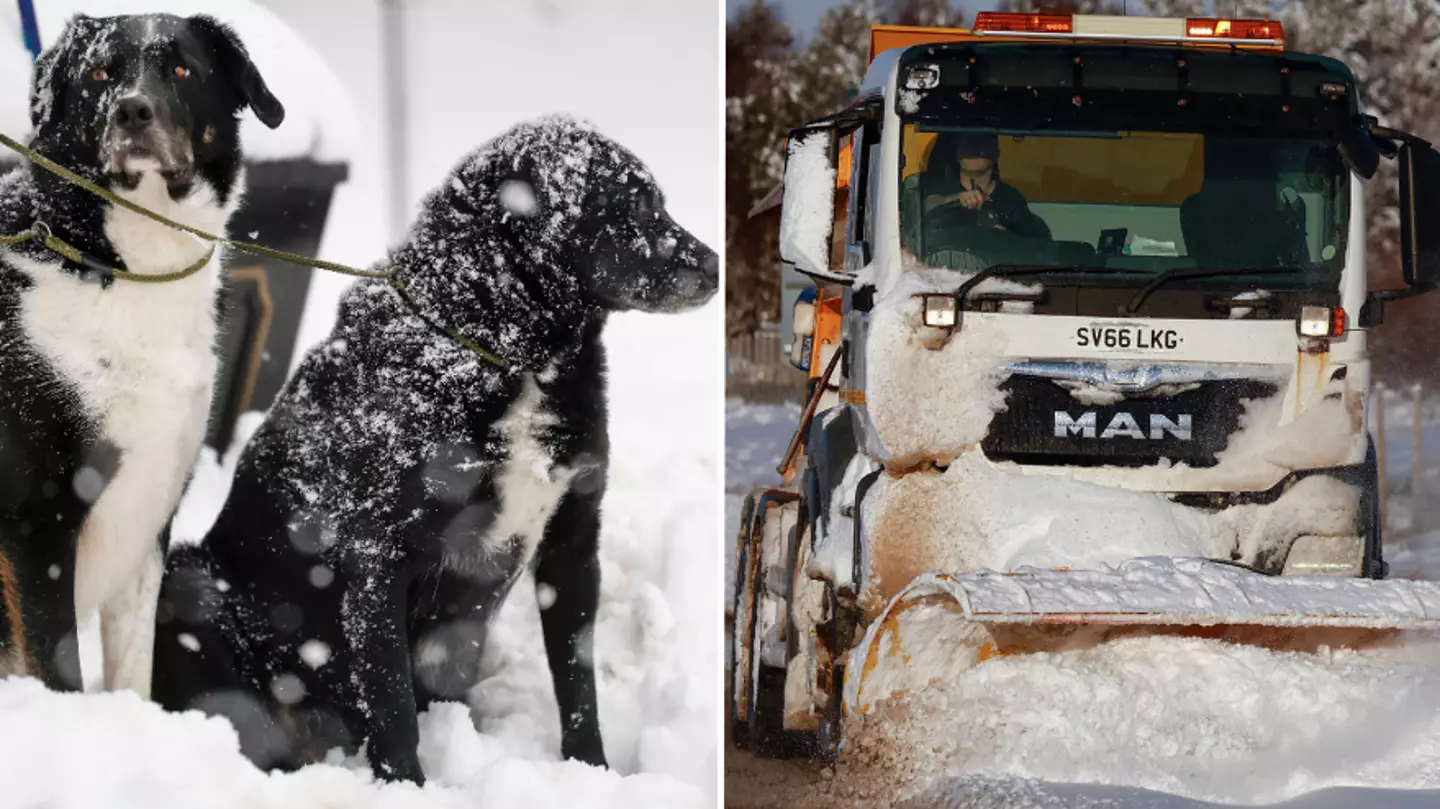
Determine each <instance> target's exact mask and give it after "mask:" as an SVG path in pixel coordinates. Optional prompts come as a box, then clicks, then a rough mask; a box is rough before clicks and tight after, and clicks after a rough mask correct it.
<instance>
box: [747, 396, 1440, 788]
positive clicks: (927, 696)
mask: <svg viewBox="0 0 1440 809" xmlns="http://www.w3.org/2000/svg"><path fill="white" fill-rule="evenodd" d="M798 414H799V409H798V407H796V406H793V405H785V406H779V405H758V404H751V403H743V402H739V401H735V400H731V401H730V402H728V403H727V408H726V419H727V428H726V434H727V445H726V472H727V479H726V492H727V498H726V508H727V523H728V526H729V528H731V529H733V527H734V524H735V521H736V520H737V519H738V511H737V509H738V506H739V504H740V501H741V500H742V499H743V495H744V492H745V490H746V489H747V488H748V487H749V486H750V485H753V484H755V483H765V482H770V481H773V480H774V477H775V476H774V472H773V469H772V468H771V467H773V465H774V462H775V458H776V456H778V454H779V453H780V452H781V451H782V450H783V448H784V446H785V442H786V441H788V439H789V437H790V430H792V429H793V425H794V423H795V419H796V418H797V417H798ZM1427 435H1428V433H1427ZM1437 436H1440V434H1437ZM1394 440H1395V441H1406V442H1408V441H1409V438H1408V435H1403V436H1399V437H1396V438H1395V439H1394ZM1427 444H1428V441H1427ZM1400 454H1401V453H1399V452H1392V453H1391V463H1392V470H1391V471H1392V473H1393V474H1392V477H1395V478H1398V477H1401V476H1402V474H1403V475H1407V476H1408V469H1404V470H1399V469H1396V468H1394V464H1395V462H1396V460H1397V459H1396V457H1395V456H1396V455H1400ZM1398 460H1400V462H1402V463H1405V464H1407V465H1408V463H1409V461H1408V458H1401V459H1398ZM730 544H731V546H732V548H733V530H732V533H731V543H730ZM1432 545H1440V541H1437V542H1431V541H1430V538H1428V537H1422V538H1421V539H1420V540H1419V541H1418V542H1417V543H1416V544H1415V545H1414V547H1415V548H1416V549H1417V550H1416V551H1414V552H1407V553H1404V554H1402V553H1400V549H1399V548H1398V547H1397V548H1391V549H1389V553H1390V555H1391V556H1392V557H1397V558H1398V559H1399V560H1400V561H1402V562H1403V567H1404V570H1405V573H1406V574H1407V575H1411V576H1416V577H1425V578H1440V575H1437V573H1440V571H1437V570H1436V569H1435V568H1434V566H1432V565H1430V564H1428V560H1430V559H1432V558H1436V557H1437V556H1440V554H1437V553H1435V552H1434V550H1435V549H1434V548H1433V547H1431V546H1432ZM1411 640H1412V641H1413V642H1411V643H1408V644H1406V645H1403V646H1401V647H1399V648H1394V649H1388V650H1384V651H1380V650H1372V651H1369V652H1366V653H1344V652H1337V653H1335V654H1334V655H1332V656H1329V657H1325V656H1316V655H1307V654H1297V653H1291V652H1272V651H1269V650H1266V649H1263V648H1258V647H1250V646H1244V647H1235V646H1227V645H1223V644H1221V643H1218V642H1214V641H1205V640H1199V639H1193V638H1161V637H1151V638H1133V639H1127V640H1123V641H1119V642H1115V643H1113V644H1110V645H1107V646H1104V647H1101V648H1097V649H1090V650H1086V651H1078V652H1067V653H1060V654H1050V655H1034V656H1029V657H1022V658H1010V659H996V660H991V661H989V662H987V663H986V664H985V665H984V666H981V667H978V668H976V669H973V670H971V671H970V672H968V673H966V674H965V675H963V676H962V677H960V678H958V679H957V680H955V681H953V682H950V683H948V684H946V685H945V686H944V687H932V688H930V689H928V690H925V691H922V692H919V693H917V694H915V695H914V696H913V697H912V698H911V699H910V700H909V701H908V703H907V704H904V705H901V706H895V707H894V708H892V710H891V711H890V712H889V719H890V720H891V721H889V722H888V723H885V724H883V725H881V724H878V723H877V724H876V725H874V726H869V725H867V726H866V727H864V728H863V729H862V730H861V733H860V734H859V735H857V737H856V744H855V748H854V750H853V753H854V758H853V760H852V761H850V762H847V763H846V764H845V765H842V767H841V768H840V770H839V771H838V772H829V771H824V770H821V769H819V768H818V767H813V766H806V765H804V764H799V763H795V762H778V763H768V762H761V761H757V760H755V759H753V758H751V757H749V756H736V757H734V759H733V762H731V763H729V764H728V766H727V778H726V780H727V803H732V804H733V805H739V804H738V803H737V801H739V800H741V799H743V800H745V801H747V803H746V804H745V805H749V806H769V805H773V806H782V805H784V806H798V807H804V806H817V807H819V806H824V807H827V809H835V807H841V806H850V805H854V806H871V805H883V804H886V803H889V802H891V801H893V800H896V799H901V800H905V801H909V802H910V803H909V805H913V806H917V807H918V806H925V807H936V806H938V807H1002V806H1003V807H1084V808H1085V809H1091V808H1094V809H1098V808H1099V807H1106V809H1120V808H1122V807H1123V808H1124V809H1132V808H1138V807H1154V808H1155V809H1161V808H1162V807H1163V809H1199V808H1200V807H1211V806H1256V805H1279V806H1284V807H1288V808H1290V809H1337V808H1338V807H1342V806H1345V807H1349V806H1361V805H1365V806H1379V807H1387V808H1394V807H1412V806H1433V805H1440V642H1437V641H1435V640H1434V639H1431V638H1429V637H1425V636H1421V637H1414V638H1412V639H1411ZM882 729H883V730H882ZM1277 802H1278V803H1277Z"/></svg>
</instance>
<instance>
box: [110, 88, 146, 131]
mask: <svg viewBox="0 0 1440 809" xmlns="http://www.w3.org/2000/svg"><path fill="white" fill-rule="evenodd" d="M154 120H155V105H154V104H151V103H150V99H148V98H146V97H145V96H142V95H129V96H126V97H124V98H122V99H120V101H119V102H118V103H117V104H116V105H115V123H116V125H118V126H119V127H120V128H121V129H125V130H129V131H131V132H138V131H140V130H141V129H144V128H145V127H147V126H149V125H150V123H151V122H152V121H154Z"/></svg>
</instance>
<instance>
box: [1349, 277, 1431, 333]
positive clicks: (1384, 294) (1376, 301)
mask: <svg viewBox="0 0 1440 809" xmlns="http://www.w3.org/2000/svg"><path fill="white" fill-rule="evenodd" d="M1433 289H1435V285H1434V284H1416V285H1415V286H1409V287H1403V288H1401V289H1377V290H1374V291H1372V292H1370V293H1369V294H1368V295H1366V296H1365V304H1364V305H1363V306H1361V307H1360V316H1359V317H1358V318H1356V324H1355V325H1356V326H1358V327H1359V328H1362V329H1368V328H1373V327H1375V326H1379V325H1380V324H1381V323H1383V322H1385V304H1387V303H1390V302H1391V301H1403V300H1405V299H1406V298H1413V297H1415V296H1416V295H1424V294H1425V293H1426V292H1430V291H1431V290H1433Z"/></svg>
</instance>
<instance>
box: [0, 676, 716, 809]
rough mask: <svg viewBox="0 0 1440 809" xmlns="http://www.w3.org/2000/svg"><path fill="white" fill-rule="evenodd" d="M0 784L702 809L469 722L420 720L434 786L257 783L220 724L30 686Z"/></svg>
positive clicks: (407, 807)
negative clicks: (520, 751)
mask: <svg viewBox="0 0 1440 809" xmlns="http://www.w3.org/2000/svg"><path fill="white" fill-rule="evenodd" d="M0 715H3V716H4V717H5V731H6V732H5V733H4V734H0V778H3V779H4V781H5V805H6V806H17V807H23V806H46V807H57V808H58V807H66V808H67V809H69V807H75V808H76V809H88V808H89V807H95V808H96V809H101V808H102V807H104V809H109V807H142V806H143V807H146V809H170V808H171V807H173V808H174V809H192V808H193V807H206V809H228V808H229V807H234V808H235V809H251V808H252V807H264V809H289V807H295V809H317V808H328V807H333V809H341V807H344V808H345V809H370V808H372V807H373V809H390V808H391V807H393V808H394V809H421V808H422V807H425V808H427V809H428V808H429V807H436V808H437V809H438V808H439V807H447V808H448V807H456V809H459V807H472V806H517V805H521V804H524V805H525V806H533V807H556V809H568V808H569V807H573V806H577V805H585V806H596V807H607V806H613V807H631V806H667V807H668V806H686V807H689V806H695V807H699V806H704V805H706V802H705V801H703V800H701V799H700V796H699V795H698V794H697V793H696V791H695V790H694V788H693V787H690V786H688V785H686V784H683V783H681V782H679V781H676V780H674V779H671V778H666V777H663V776H655V775H636V776H631V777H628V778H625V777H621V776H620V775H619V774H617V773H614V772H606V771H603V770H600V769H597V768H594V767H589V766H587V765H584V764H580V763H577V762H561V761H544V760H524V759H521V758H518V757H516V756H515V755H514V753H513V751H511V750H509V749H507V746H506V745H505V743H504V742H503V741H502V740H500V739H496V738H493V737H489V736H482V735H479V734H477V733H476V732H475V730H474V726H473V723H472V721H471V717H470V712H469V711H467V710H466V709H465V708H464V707H463V706H460V705H456V704H442V705H438V706H436V707H435V708H434V709H433V710H431V711H430V712H428V713H427V714H424V715H422V716H421V719H420V735H421V739H420V758H421V761H422V763H423V764H424V766H425V769H426V771H427V772H428V773H429V774H430V775H431V778H432V779H433V780H432V782H431V783H429V784H427V785H426V786H425V787H424V789H419V788H417V787H415V785H414V784H409V783H406V784H381V783H378V782H376V781H374V780H373V778H372V776H371V775H370V772H369V768H368V765H366V764H365V763H364V761H363V760H360V759H349V760H341V759H336V760H335V761H334V762H333V763H330V764H325V765H315V766H311V767H307V768H305V769H303V770H300V771H298V772H296V773H291V774H280V773H275V774H270V775H267V774H265V773H262V772H260V771H259V770H257V769H255V768H254V767H252V766H251V765H250V763H249V762H248V761H247V760H246V759H245V758H243V757H242V756H241V755H240V743H239V739H238V737H237V736H236V735H235V731H234V729H233V728H231V727H230V725H229V723H227V722H225V721H224V720H220V719H214V718H208V717H205V716H204V715H202V714H200V713H199V712H196V711H191V712H187V713H184V714H171V713H166V712H164V711H163V710H161V709H160V707H159V706H157V705H155V704H153V703H150V702H145V701H143V700H141V699H140V698H138V697H136V696H134V695H133V694H130V693H118V694H89V695H79V694H57V693H54V692H51V691H47V690H45V689H44V688H43V687H42V686H41V685H40V684H39V683H38V682H37V681H35V680H32V679H29V678H9V679H6V680H4V681H0Z"/></svg>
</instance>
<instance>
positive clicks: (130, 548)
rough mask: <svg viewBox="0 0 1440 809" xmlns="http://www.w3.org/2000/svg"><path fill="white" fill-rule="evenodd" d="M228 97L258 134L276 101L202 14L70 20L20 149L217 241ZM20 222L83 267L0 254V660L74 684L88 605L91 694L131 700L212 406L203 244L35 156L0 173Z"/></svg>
mask: <svg viewBox="0 0 1440 809" xmlns="http://www.w3.org/2000/svg"><path fill="white" fill-rule="evenodd" d="M246 106H249V107H251V108H253V109H254V110H255V112H256V114H257V115H258V116H259V117H260V119H261V120H262V121H264V122H265V123H266V124H267V125H269V126H271V127H274V126H278V125H279V123H280V121H281V120H282V119H283V117H284V114H285V113H284V109H283V108H282V107H281V105H280V103H279V102H278V101H276V100H275V98H274V97H273V96H272V95H271V94H270V92H269V90H268V89H266V87H265V83H264V81H263V80H262V79H261V78H260V75H259V73H258V72H256V70H255V67H254V65H253V64H251V62H250V59H249V57H248V56H247V55H246V52H245V48H244V47H243V46H242V45H241V43H240V41H239V39H237V38H236V36H235V34H234V32H232V31H231V30H229V29H228V28H227V27H225V26H224V25H221V24H220V23H218V22H216V21H215V20H213V19H211V18H209V17H203V16H202V17H190V18H183V19H182V18H179V17H173V16H168V15H144V16H129V17H110V18H92V17H86V16H83V15H81V16H76V17H74V18H72V19H71V20H70V21H69V22H68V24H67V25H66V27H65V29H64V31H63V32H62V33H61V35H60V37H59V39H58V40H57V41H56V43H55V45H54V46H53V47H51V48H50V49H49V50H47V51H46V52H45V53H43V54H42V55H41V57H40V59H39V60H38V61H37V63H36V66H35V73H34V85H33V88H32V93H31V99H30V116H31V123H32V124H33V126H34V130H35V131H34V138H33V140H32V142H31V146H32V148H34V149H35V150H37V151H38V152H40V153H41V154H43V155H45V156H46V157H49V158H50V159H52V160H54V161H56V162H59V163H61V164H63V165H65V166H67V167H69V168H71V169H73V170H74V171H76V172H78V173H80V174H81V175H83V176H85V177H86V178H88V179H90V180H92V181H94V182H97V183H99V184H101V185H102V186H105V187H108V188H109V189H110V190H111V191H114V192H116V193H118V194H119V195H120V196H121V197H124V198H126V199H129V200H131V201H134V202H137V203H139V204H141V205H144V206H146V207H148V208H151V209H152V210H156V211H158V212H160V213H162V214H164V215H166V216H168V217H170V218H171V219H175V220H178V221H180V222H183V223H186V224H189V225H192V226H195V227H199V228H203V229H205V230H207V231H210V232H221V231H223V230H224V228H225V224H226V222H227V221H228V219H229V218H230V215H231V214H232V213H233V212H234V211H235V209H236V207H237V206H238V205H239V202H240V196H241V193H242V185H243V172H242V166H241V154H240V146H239V129H240V125H239V115H240V113H241V112H242V111H243V110H244V108H245V107H246ZM31 228H34V229H37V230H39V231H42V232H43V231H44V230H46V229H48V231H49V232H51V233H53V234H54V235H55V236H58V237H60V238H61V239H63V240H64V241H66V242H68V243H69V244H70V245H73V246H74V247H76V248H78V249H79V250H80V251H82V253H83V256H82V258H83V260H82V261H80V262H75V261H71V260H70V259H66V258H62V256H61V255H59V254H57V253H53V252H51V251H50V250H48V249H46V248H45V247H44V246H43V245H42V244H41V243H40V242H39V241H38V240H32V241H29V242H24V243H21V244H19V245H16V246H13V247H10V248H8V249H5V250H3V251H0V380H3V383H0V583H3V587H4V605H5V609H4V611H3V613H4V620H3V621H0V645H3V650H4V653H5V655H4V656H5V660H4V661H3V664H0V669H3V670H4V671H6V672H8V673H15V672H23V673H28V674H32V675H37V676H39V677H40V678H41V679H42V680H43V681H44V682H45V684H46V685H47V686H49V687H51V688H55V689H76V688H78V687H79V686H80V683H81V679H80V668H79V657H78V652H77V647H76V640H75V626H76V616H77V614H79V615H86V614H89V613H90V612H91V611H92V610H94V609H96V608H97V607H98V608H99V610H100V616H101V635H102V642H103V645H104V661H105V685H106V688H107V689H115V688H130V689H133V690H135V691H137V692H139V693H140V694H142V695H145V696H148V695H149V693H150V654H151V650H152V648H153V638H152V633H153V632H154V625H155V612H154V611H155V604H156V597H157V595H158V592H159V587H160V578H161V573H162V571H163V569H164V556H163V554H164V544H165V542H166V539H167V536H168V526H169V521H170V518H171V514H172V513H173V511H174V509H175V506H176V504H177V502H178V501H179V498H180V495H181V492H182V490H183V489H184V486H185V483H186V480H187V479H188V477H189V475H190V471H191V467H192V466H193V465H194V462H195V459H196V457H197V453H198V451H199V448H200V444H201V441H202V440H203V437H204V434H205V425H206V419H207V417H208V414H209V409H210V395H211V390H212V388H213V384H214V382H213V380H214V377H215V369H216V359H215V354H214V350H213V347H212V346H213V343H214V339H215V333H216V311H215V310H216V292H217V287H218V284H219V274H220V255H219V252H218V251H215V252H214V253H212V252H211V247H210V245H209V244H207V243H205V242H202V241H200V240H199V239H196V238H194V237H192V236H189V235H186V234H182V233H178V232H176V231H174V230H171V229H169V228H167V227H164V226H162V225H159V224H156V223H154V222H152V221H150V220H148V219H145V218H143V217H140V216H138V215H136V214H134V213H131V212H129V211H126V210H124V209H121V208H119V207H115V206H112V205H110V204H109V203H107V202H104V201H103V200H101V199H99V198H98V197H95V196H92V195H91V194H90V193H89V192H87V191H84V190H81V189H80V188H77V187H75V186H72V185H70V184H68V183H66V182H65V181H63V180H60V179H59V178H57V177H55V176H53V175H51V174H49V173H46V172H45V171H43V170H41V169H40V168H39V167H33V166H32V167H28V168H21V169H17V170H15V171H13V172H11V173H9V174H7V175H6V176H5V177H4V178H3V179H0V234H5V235H10V234H18V233H21V232H23V231H26V230H27V229H31ZM207 255H209V256H210V257H209V259H208V260H206V256H207ZM202 261H204V262H205V263H204V265H203V267H202V266H200V262H202ZM187 268H192V269H193V268H198V270H197V272H195V274H193V275H191V276H189V277H187V278H184V279H182V280H178V281H174V282H171V283H161V284H140V283H135V282H133V281H129V280H125V279H123V278H122V279H118V280H113V282H112V281H110V280H109V279H108V278H107V277H106V276H107V274H108V273H109V272H110V271H111V270H113V269H124V270H128V271H130V272H132V273H141V274H156V273H169V272H172V271H177V270H183V269H187Z"/></svg>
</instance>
